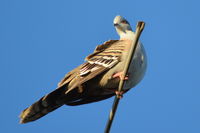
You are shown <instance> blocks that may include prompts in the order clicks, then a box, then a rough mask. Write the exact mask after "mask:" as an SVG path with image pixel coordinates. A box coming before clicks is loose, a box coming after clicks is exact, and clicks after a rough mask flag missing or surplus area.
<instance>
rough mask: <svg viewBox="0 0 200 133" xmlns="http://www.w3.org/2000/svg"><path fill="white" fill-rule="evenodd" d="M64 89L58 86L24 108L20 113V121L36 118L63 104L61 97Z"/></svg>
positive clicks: (24, 121) (29, 120) (25, 121)
mask: <svg viewBox="0 0 200 133" xmlns="http://www.w3.org/2000/svg"><path fill="white" fill-rule="evenodd" d="M64 90H65V88H64V87H61V88H58V89H56V90H55V91H53V92H51V93H49V94H48V95H46V96H44V97H42V98H41V99H40V100H38V101H37V102H35V103H34V104H32V105H31V106H30V107H28V108H26V109H25V110H24V111H22V113H21V114H20V119H21V120H20V123H27V122H31V121H34V120H37V119H39V118H41V117H43V116H44V115H46V114H48V113H49V112H52V111H53V110H55V109H57V108H59V107H61V106H62V105H64V100H63V99H62V97H63V96H62V95H63V94H64Z"/></svg>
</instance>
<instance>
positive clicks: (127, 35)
mask: <svg viewBox="0 0 200 133" xmlns="http://www.w3.org/2000/svg"><path fill="white" fill-rule="evenodd" d="M119 36H120V40H133V39H134V36H135V33H134V32H133V31H126V32H121V33H120V34H119Z"/></svg>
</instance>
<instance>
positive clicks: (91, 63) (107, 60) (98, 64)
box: [80, 55, 119, 76]
mask: <svg viewBox="0 0 200 133" xmlns="http://www.w3.org/2000/svg"><path fill="white" fill-rule="evenodd" d="M118 62H119V57H118V56H111V55H109V56H108V55H101V56H96V57H94V58H91V59H90V60H88V61H87V62H86V63H84V64H83V66H82V68H81V69H80V76H84V75H86V74H89V73H91V72H93V71H96V70H97V69H99V68H102V67H106V68H111V67H113V66H114V65H115V64H117V63H118Z"/></svg>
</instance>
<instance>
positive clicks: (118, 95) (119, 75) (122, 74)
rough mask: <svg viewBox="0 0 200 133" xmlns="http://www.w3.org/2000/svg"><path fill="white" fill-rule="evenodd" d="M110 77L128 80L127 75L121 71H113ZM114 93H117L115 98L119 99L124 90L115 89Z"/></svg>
mask: <svg viewBox="0 0 200 133" xmlns="http://www.w3.org/2000/svg"><path fill="white" fill-rule="evenodd" d="M112 78H120V80H128V75H126V76H124V73H123V72H117V73H115V74H114V75H113V76H112ZM115 94H116V95H117V98H119V99H121V98H122V97H123V94H124V91H118V90H116V91H115Z"/></svg>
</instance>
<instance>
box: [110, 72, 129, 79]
mask: <svg viewBox="0 0 200 133" xmlns="http://www.w3.org/2000/svg"><path fill="white" fill-rule="evenodd" d="M117 77H118V78H120V80H128V75H126V76H124V74H123V72H117V73H115V74H113V76H112V78H117Z"/></svg>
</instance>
